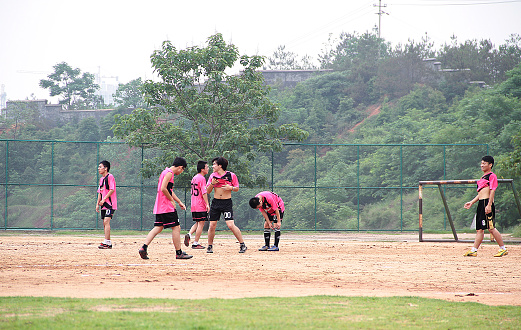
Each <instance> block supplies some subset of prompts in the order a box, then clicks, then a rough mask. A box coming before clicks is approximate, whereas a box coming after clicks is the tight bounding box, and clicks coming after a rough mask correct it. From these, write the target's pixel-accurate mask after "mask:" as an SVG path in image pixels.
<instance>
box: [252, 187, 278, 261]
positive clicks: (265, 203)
mask: <svg viewBox="0 0 521 330" xmlns="http://www.w3.org/2000/svg"><path fill="white" fill-rule="evenodd" d="M250 206H251V208H252V209H259V211H260V212H261V213H262V216H263V217H264V246H263V247H261V248H260V249H259V251H278V250H279V240H280V227H281V226H282V218H283V217H284V209H285V208H284V201H283V200H282V198H280V197H279V195H277V194H275V193H274V192H271V191H262V192H260V193H258V194H257V195H256V196H255V197H252V198H251V199H250ZM271 230H274V231H275V241H274V245H273V246H272V247H270V239H271Z"/></svg>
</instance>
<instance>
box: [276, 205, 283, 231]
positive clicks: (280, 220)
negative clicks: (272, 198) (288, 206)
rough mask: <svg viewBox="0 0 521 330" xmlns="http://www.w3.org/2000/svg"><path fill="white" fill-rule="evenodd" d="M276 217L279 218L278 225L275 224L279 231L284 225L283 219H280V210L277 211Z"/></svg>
mask: <svg viewBox="0 0 521 330" xmlns="http://www.w3.org/2000/svg"><path fill="white" fill-rule="evenodd" d="M275 215H276V216H277V223H276V224H275V226H276V227H277V228H278V229H280V226H281V225H282V219H281V218H280V210H279V209H276V210H275Z"/></svg>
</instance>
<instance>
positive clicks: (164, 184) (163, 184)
mask: <svg viewBox="0 0 521 330" xmlns="http://www.w3.org/2000/svg"><path fill="white" fill-rule="evenodd" d="M172 175H174V174H173V173H172V172H169V173H167V174H166V175H165V177H164V178H163V182H161V192H162V193H163V195H165V196H166V198H167V199H168V200H169V201H170V202H171V203H172V205H173V206H174V207H175V203H176V202H177V204H179V207H180V208H181V209H183V210H186V207H185V205H184V204H183V202H181V200H180V199H179V198H178V197H177V196H176V194H175V193H174V192H173V191H172V195H170V192H169V191H168V183H169V182H170V179H172Z"/></svg>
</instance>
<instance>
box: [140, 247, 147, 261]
mask: <svg viewBox="0 0 521 330" xmlns="http://www.w3.org/2000/svg"><path fill="white" fill-rule="evenodd" d="M139 256H140V257H141V259H148V252H147V250H145V249H143V248H140V249H139Z"/></svg>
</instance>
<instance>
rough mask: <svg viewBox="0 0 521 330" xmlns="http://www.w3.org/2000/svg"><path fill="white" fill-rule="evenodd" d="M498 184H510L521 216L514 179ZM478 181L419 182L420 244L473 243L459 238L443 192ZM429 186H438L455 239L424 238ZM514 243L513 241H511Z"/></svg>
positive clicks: (499, 181) (501, 181) (520, 205)
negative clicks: (425, 192) (425, 199)
mask: <svg viewBox="0 0 521 330" xmlns="http://www.w3.org/2000/svg"><path fill="white" fill-rule="evenodd" d="M497 181H498V183H509V184H510V187H511V188H512V191H513V193H514V199H515V202H516V205H517V210H518V211H519V215H520V216H521V204H519V198H518V197H517V193H516V189H515V188H514V180H513V179H498V180H497ZM477 182H478V180H440V181H419V187H418V194H419V203H418V207H419V215H420V217H419V218H420V219H419V220H420V227H419V235H420V242H465V243H467V242H473V240H472V241H469V240H460V239H459V238H458V234H457V233H456V228H455V227H454V222H453V221H452V216H451V215H450V210H449V206H448V204H447V200H446V198H445V193H444V192H443V189H442V185H450V184H476V183H477ZM427 185H437V186H438V189H439V191H440V196H441V199H442V201H443V206H444V207H445V213H446V215H447V219H448V220H449V224H450V227H451V229H452V234H453V235H454V239H425V238H423V187H424V186H427ZM510 242H512V241H510ZM515 242H516V243H521V241H519V242H518V241H515Z"/></svg>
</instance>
